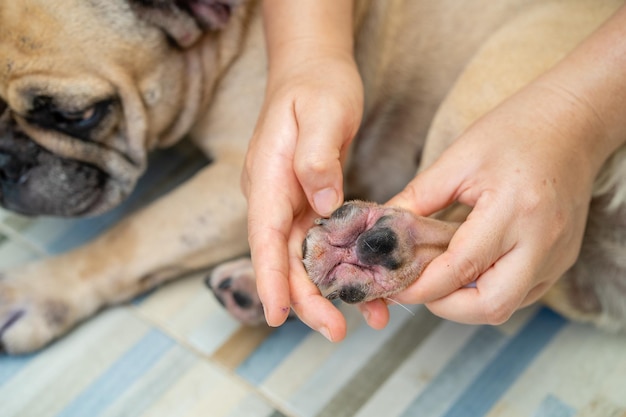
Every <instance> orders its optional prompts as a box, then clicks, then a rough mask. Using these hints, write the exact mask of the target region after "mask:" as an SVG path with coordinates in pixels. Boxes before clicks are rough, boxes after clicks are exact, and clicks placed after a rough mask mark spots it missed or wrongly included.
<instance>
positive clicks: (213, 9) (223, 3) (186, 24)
mask: <svg viewBox="0 0 626 417" xmlns="http://www.w3.org/2000/svg"><path fill="white" fill-rule="evenodd" d="M129 3H130V5H131V7H132V9H133V10H134V11H135V13H137V15H138V16H139V17H140V18H142V19H144V20H146V21H148V22H149V23H151V24H153V25H155V26H157V27H159V28H161V29H163V30H164V31H165V33H167V35H168V36H169V37H170V38H172V39H173V40H174V41H175V42H176V44H178V45H179V46H181V47H187V46H189V45H191V44H193V43H194V42H195V41H196V40H197V39H198V38H199V37H200V35H201V34H202V32H203V31H205V30H218V29H221V28H223V27H224V26H226V24H227V23H228V20H229V19H230V16H231V14H232V9H233V7H235V6H237V5H238V4H239V3H240V0H129Z"/></svg>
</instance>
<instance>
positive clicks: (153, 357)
mask: <svg viewBox="0 0 626 417" xmlns="http://www.w3.org/2000/svg"><path fill="white" fill-rule="evenodd" d="M173 346H175V343H174V341H173V340H172V339H170V338H169V337H167V336H166V335H164V334H163V333H161V332H159V331H157V330H152V331H150V332H149V333H147V334H146V335H145V336H144V337H143V338H142V339H141V340H140V341H139V342H137V343H136V344H135V345H134V346H133V347H132V348H130V349H129V350H128V351H127V352H126V353H125V354H124V355H123V356H121V357H120V358H119V359H118V360H117V361H116V362H115V363H114V364H112V365H111V367H110V368H109V369H108V370H107V371H106V372H105V373H104V374H102V375H101V376H100V377H99V378H98V379H96V380H95V381H94V382H93V383H92V384H91V385H90V386H89V387H87V388H86V389H85V390H84V391H83V392H82V393H81V394H80V395H78V396H77V397H76V398H75V399H74V400H73V401H72V402H71V403H70V404H69V405H67V406H66V407H65V409H63V410H62V411H61V412H60V413H59V414H58V415H57V417H86V416H89V417H96V416H97V415H99V414H101V413H102V412H103V411H104V410H105V409H106V408H107V407H108V406H110V405H111V404H113V403H114V402H115V401H116V400H117V399H118V398H119V397H120V396H121V395H122V394H123V393H124V392H125V391H127V390H128V389H129V387H131V386H132V385H133V384H134V383H135V382H136V381H137V380H138V379H139V378H141V376H142V375H144V374H145V373H146V372H147V371H149V370H150V369H151V368H152V367H153V366H154V365H155V364H156V363H157V362H158V361H159V359H161V358H162V357H163V355H165V354H166V353H167V352H168V351H169V350H170V349H171V348H172V347H173Z"/></svg>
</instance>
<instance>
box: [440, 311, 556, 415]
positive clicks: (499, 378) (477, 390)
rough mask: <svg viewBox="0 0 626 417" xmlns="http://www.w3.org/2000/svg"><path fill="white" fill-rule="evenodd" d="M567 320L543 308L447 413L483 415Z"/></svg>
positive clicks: (507, 344) (509, 342)
mask: <svg viewBox="0 0 626 417" xmlns="http://www.w3.org/2000/svg"><path fill="white" fill-rule="evenodd" d="M566 323H567V321H566V320H565V319H564V318H563V317H561V316H559V315H557V314H556V313H554V312H553V311H551V310H549V309H547V308H543V309H541V310H540V311H539V312H538V313H537V314H536V315H535V317H533V318H532V320H530V321H529V322H528V323H527V324H526V325H525V326H524V328H522V330H520V331H519V332H518V333H517V334H516V335H515V336H514V337H513V338H511V339H510V340H509V341H508V343H506V345H505V346H504V347H503V348H502V350H501V351H500V352H499V353H498V355H497V356H496V357H495V358H494V359H493V360H492V361H491V362H490V363H489V365H487V366H486V367H485V369H484V370H483V371H482V372H481V374H480V375H478V377H477V378H476V379H475V380H474V381H473V382H472V383H471V384H469V386H468V388H467V389H466V390H465V392H464V393H463V394H462V395H461V397H460V398H459V399H458V400H457V401H456V403H455V404H454V405H453V406H452V408H450V409H449V410H448V412H447V413H446V414H445V417H465V416H476V417H478V416H483V415H485V414H487V412H488V411H489V410H490V409H491V407H493V405H494V404H495V403H496V402H497V401H498V399H499V398H500V397H501V396H502V394H504V393H505V392H506V390H508V389H509V387H510V386H511V385H512V384H513V383H514V382H515V380H516V379H517V378H518V377H519V375H520V374H521V373H522V372H523V371H524V370H525V369H526V368H527V367H528V365H529V364H530V363H531V362H532V361H533V360H534V359H535V357H536V356H537V355H538V354H539V352H541V351H542V350H543V348H544V347H545V346H546V345H547V344H548V343H549V342H550V341H551V340H552V338H553V337H554V336H555V335H556V334H557V333H558V332H559V331H560V330H561V329H562V328H563V327H564V326H565V324H566Z"/></svg>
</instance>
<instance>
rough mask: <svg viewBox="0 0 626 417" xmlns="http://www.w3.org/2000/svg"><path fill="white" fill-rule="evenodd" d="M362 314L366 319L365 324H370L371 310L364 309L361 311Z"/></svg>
mask: <svg viewBox="0 0 626 417" xmlns="http://www.w3.org/2000/svg"><path fill="white" fill-rule="evenodd" d="M361 314H363V318H364V319H365V322H366V323H368V324H369V322H370V317H372V313H370V311H369V310H367V309H365V308H364V309H361Z"/></svg>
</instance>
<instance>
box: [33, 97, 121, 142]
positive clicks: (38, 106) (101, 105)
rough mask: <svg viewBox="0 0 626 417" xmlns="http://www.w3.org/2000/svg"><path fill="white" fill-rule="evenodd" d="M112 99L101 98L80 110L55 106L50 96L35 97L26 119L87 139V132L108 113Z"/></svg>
mask: <svg viewBox="0 0 626 417" xmlns="http://www.w3.org/2000/svg"><path fill="white" fill-rule="evenodd" d="M111 104H112V100H102V101H99V102H97V103H95V104H93V105H92V106H90V107H88V108H86V109H81V110H65V109H61V108H59V107H57V106H56V105H55V104H54V103H53V101H52V98H50V97H44V96H42V97H37V98H36V99H35V100H34V102H33V110H32V111H31V112H30V114H29V116H28V120H29V121H30V122H33V123H35V124H38V125H39V126H42V127H44V128H48V129H55V130H59V131H61V132H63V133H67V134H69V135H71V136H74V137H77V138H81V139H88V137H89V132H90V131H91V129H93V128H95V127H96V126H98V124H100V122H101V121H102V120H103V119H104V118H105V117H106V115H107V114H108V113H109V108H110V106H111Z"/></svg>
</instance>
